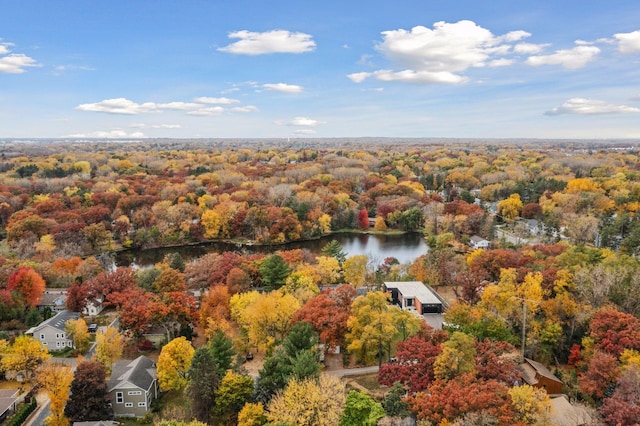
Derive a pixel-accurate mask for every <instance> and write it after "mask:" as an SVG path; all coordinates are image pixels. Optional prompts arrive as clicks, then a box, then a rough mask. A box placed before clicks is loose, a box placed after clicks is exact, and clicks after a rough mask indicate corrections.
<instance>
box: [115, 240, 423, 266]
mask: <svg viewBox="0 0 640 426" xmlns="http://www.w3.org/2000/svg"><path fill="white" fill-rule="evenodd" d="M331 240H337V241H338V242H339V243H340V244H342V247H343V249H344V252H345V253H346V254H347V257H349V256H354V255H359V254H364V255H367V256H368V257H369V259H370V260H373V261H374V262H375V263H376V264H380V263H382V262H383V261H384V259H385V258H387V257H395V258H396V259H398V261H399V262H400V263H411V262H412V261H413V260H414V259H416V258H417V257H419V256H421V255H423V254H425V253H427V252H428V251H429V247H428V246H427V243H426V241H425V239H424V237H423V236H422V235H421V234H418V233H408V234H400V235H378V234H360V233H352V234H351V233H346V234H335V235H330V236H326V237H323V238H320V239H318V240H312V241H297V242H292V243H288V244H284V245H273V246H240V245H236V244H229V243H219V242H215V243H207V244H200V245H197V246H184V247H172V248H158V249H149V250H129V251H125V252H120V253H117V254H116V255H115V261H116V264H117V265H118V266H130V265H136V266H139V267H145V266H151V265H153V264H155V263H158V262H160V261H162V259H163V258H164V256H165V255H167V254H169V253H180V255H181V256H182V257H183V258H184V260H185V262H188V261H189V260H193V259H196V258H198V257H201V256H204V255H205V254H208V253H222V252H225V251H238V252H240V253H265V254H269V253H273V252H276V251H278V250H293V249H308V250H309V251H311V252H312V253H313V254H315V255H319V254H320V252H321V250H322V248H323V247H324V246H325V245H327V243H329V242H330V241H331Z"/></svg>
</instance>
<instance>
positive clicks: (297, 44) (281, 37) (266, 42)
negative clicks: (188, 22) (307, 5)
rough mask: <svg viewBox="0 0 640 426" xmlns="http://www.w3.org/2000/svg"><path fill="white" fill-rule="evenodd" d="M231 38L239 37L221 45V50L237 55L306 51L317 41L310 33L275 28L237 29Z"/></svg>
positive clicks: (313, 47) (309, 50) (312, 47)
mask: <svg viewBox="0 0 640 426" xmlns="http://www.w3.org/2000/svg"><path fill="white" fill-rule="evenodd" d="M229 38H232V39H239V41H236V42H235V43H232V44H230V45H228V46H225V47H221V48H219V49H218V50H219V51H221V52H227V53H233V54H236V55H264V54H268V53H304V52H311V51H313V50H314V49H315V47H316V43H315V42H314V41H313V38H312V36H311V35H309V34H304V33H292V32H290V31H286V30H273V31H266V32H263V33H258V32H252V31H246V30H243V31H235V32H232V33H230V34H229Z"/></svg>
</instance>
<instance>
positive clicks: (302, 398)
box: [267, 375, 346, 426]
mask: <svg viewBox="0 0 640 426" xmlns="http://www.w3.org/2000/svg"><path fill="white" fill-rule="evenodd" d="M345 400H346V396H345V389H344V385H343V384H342V383H341V381H340V379H338V378H337V377H334V376H329V375H322V376H320V378H319V379H306V380H303V381H299V380H297V379H293V380H291V381H290V382H289V384H288V385H287V387H286V388H285V390H284V392H282V393H279V394H277V395H276V396H275V397H274V398H273V399H272V400H271V403H270V404H269V412H268V413H267V419H268V420H269V421H270V422H271V423H274V424H291V425H298V426H335V425H337V424H339V423H340V416H341V415H342V411H343V410H344V404H345Z"/></svg>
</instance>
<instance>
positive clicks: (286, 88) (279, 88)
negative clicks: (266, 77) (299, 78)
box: [262, 83, 303, 93]
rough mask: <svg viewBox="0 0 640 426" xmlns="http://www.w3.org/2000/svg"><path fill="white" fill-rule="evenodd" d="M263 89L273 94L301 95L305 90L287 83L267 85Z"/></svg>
mask: <svg viewBox="0 0 640 426" xmlns="http://www.w3.org/2000/svg"><path fill="white" fill-rule="evenodd" d="M262 87H264V88H265V89H267V90H270V91H273V92H282V93H300V92H302V90H303V88H302V86H298V85H295V84H286V83H266V84H263V85H262Z"/></svg>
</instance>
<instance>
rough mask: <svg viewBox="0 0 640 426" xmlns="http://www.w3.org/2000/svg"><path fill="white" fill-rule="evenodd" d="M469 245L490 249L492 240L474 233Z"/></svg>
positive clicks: (474, 247)
mask: <svg viewBox="0 0 640 426" xmlns="http://www.w3.org/2000/svg"><path fill="white" fill-rule="evenodd" d="M469 245H470V246H471V248H472V249H474V250H478V249H488V248H489V246H490V245H491V242H490V241H489V240H485V239H484V238H482V237H479V236H477V235H474V236H472V237H471V238H470V239H469Z"/></svg>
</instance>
